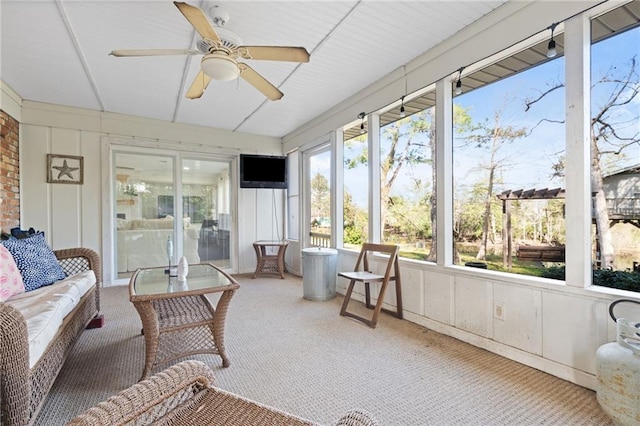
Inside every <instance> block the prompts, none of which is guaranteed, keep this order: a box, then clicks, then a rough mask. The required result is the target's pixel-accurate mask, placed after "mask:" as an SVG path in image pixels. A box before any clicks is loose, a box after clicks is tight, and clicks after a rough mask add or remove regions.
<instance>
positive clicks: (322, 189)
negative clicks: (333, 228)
mask: <svg viewBox="0 0 640 426" xmlns="http://www.w3.org/2000/svg"><path fill="white" fill-rule="evenodd" d="M330 207H331V200H330V191H329V181H328V180H327V178H326V177H325V176H323V175H322V174H320V173H316V174H315V176H313V178H312V179H311V218H312V220H318V221H319V220H320V219H322V218H328V217H331V211H330Z"/></svg>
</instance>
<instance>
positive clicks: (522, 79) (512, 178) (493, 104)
mask: <svg viewBox="0 0 640 426" xmlns="http://www.w3.org/2000/svg"><path fill="white" fill-rule="evenodd" d="M634 55H636V56H637V61H638V62H639V63H640V28H635V29H633V30H630V31H626V32H624V33H622V34H620V35H617V36H615V37H612V38H609V39H606V40H604V41H601V42H599V43H597V44H595V45H593V47H592V53H591V59H592V79H599V78H600V77H601V76H602V75H603V73H604V72H606V71H607V70H608V69H609V68H610V67H612V66H615V67H617V70H626V69H628V64H629V62H630V59H631V57H633V56H634ZM637 69H638V66H637ZM563 80H564V57H558V58H556V59H554V60H552V61H548V62H546V63H544V64H542V65H539V66H537V67H535V68H533V69H531V70H528V71H526V72H523V73H520V74H516V75H515V76H512V77H510V78H507V79H503V80H499V81H497V82H495V83H492V84H489V85H487V86H484V87H482V88H479V89H476V90H474V91H471V92H468V93H463V94H462V95H459V96H457V97H456V98H455V99H454V102H455V103H456V104H459V105H461V106H463V107H465V108H468V109H469V112H470V115H471V117H472V119H473V121H474V123H479V122H481V121H483V120H485V119H487V118H488V119H489V120H490V121H492V120H493V115H494V111H495V110H496V109H497V108H499V107H501V106H502V105H506V107H505V108H504V113H503V116H502V118H503V119H502V121H501V122H502V124H503V125H511V126H514V127H516V128H518V127H524V128H527V129H532V128H534V126H536V124H537V123H538V122H539V121H540V120H542V119H552V120H563V119H564V108H565V105H564V103H565V99H564V89H559V90H555V91H553V92H552V93H550V94H549V95H547V96H545V97H544V98H543V99H542V100H541V101H540V102H538V103H536V104H534V105H533V107H532V108H531V109H530V110H529V111H528V112H525V110H524V100H525V99H527V98H530V99H531V98H535V97H537V96H539V94H540V93H541V92H544V91H546V90H547V89H548V88H549V87H551V85H553V84H555V83H557V82H563ZM605 95H606V93H605ZM505 99H506V100H508V102H506V103H505ZM604 100H605V98H603V92H602V91H594V92H593V94H592V105H593V109H597V108H598V107H599V106H600V105H601V104H602V103H603V101H604ZM620 114H621V117H622V116H626V118H633V117H635V120H633V121H631V122H629V123H628V128H627V129H626V132H627V133H629V132H638V131H640V120H638V117H640V96H636V99H635V100H634V102H632V103H630V104H629V105H627V106H626V108H625V109H624V110H621V111H620ZM564 138H565V137H564V124H561V123H542V124H540V125H538V126H537V127H535V129H534V130H532V131H531V133H530V135H529V136H527V137H525V138H522V139H520V140H517V141H515V142H513V143H512V144H510V145H508V146H505V148H503V150H502V151H501V153H500V156H501V157H505V158H507V160H506V161H505V162H506V164H509V166H508V167H505V168H504V169H503V170H501V173H500V176H499V179H500V181H501V182H502V183H501V188H500V189H501V190H502V189H513V190H516V189H530V188H556V187H563V186H564V182H563V179H561V178H552V177H551V173H552V170H551V166H552V164H553V163H554V162H555V161H556V160H557V159H558V156H559V155H563V153H564ZM460 144H461V140H459V139H458V140H455V141H454V185H455V186H456V188H457V190H464V189H468V188H469V187H470V186H471V185H472V184H473V183H474V182H477V181H478V180H480V179H481V173H483V172H482V171H481V167H479V166H480V165H481V164H483V163H484V162H485V159H486V158H488V151H486V150H484V151H483V150H479V149H472V148H461V147H460ZM347 155H348V154H347V152H345V157H346V156H347ZM316 163H317V164H315V165H314V166H313V168H312V171H313V173H314V174H315V171H316V170H318V171H320V170H322V173H323V174H325V175H326V176H328V173H329V172H328V171H329V168H330V161H329V157H328V156H325V158H323V160H322V161H317V162H316ZM638 163H640V147H638V145H637V144H636V146H635V147H634V148H633V149H628V150H627V151H626V156H625V158H620V160H619V161H618V162H617V163H616V166H619V168H623V167H626V166H629V165H632V164H638ZM417 172H418V173H424V175H425V178H430V171H429V167H426V166H423V167H422V168H420V169H419V170H417ZM408 184H409V182H408V179H407V177H406V176H405V177H404V178H402V179H400V178H399V181H398V183H397V185H395V187H394V189H395V191H396V193H397V194H402V193H403V192H405V193H406V191H405V188H406V187H407V185H408ZM345 187H346V190H348V191H349V192H350V193H351V194H352V196H353V199H354V201H355V202H356V203H357V204H358V205H360V206H362V207H365V206H366V204H367V193H368V190H367V173H366V167H359V168H357V169H354V170H345Z"/></svg>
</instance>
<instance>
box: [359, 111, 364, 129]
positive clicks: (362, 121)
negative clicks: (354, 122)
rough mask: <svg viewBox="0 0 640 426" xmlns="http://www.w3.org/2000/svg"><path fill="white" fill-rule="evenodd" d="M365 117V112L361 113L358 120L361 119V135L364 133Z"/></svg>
mask: <svg viewBox="0 0 640 426" xmlns="http://www.w3.org/2000/svg"><path fill="white" fill-rule="evenodd" d="M364 116H365V113H364V112H361V113H360V114H358V118H359V119H360V134H363V133H364Z"/></svg>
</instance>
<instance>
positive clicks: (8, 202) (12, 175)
mask: <svg viewBox="0 0 640 426" xmlns="http://www.w3.org/2000/svg"><path fill="white" fill-rule="evenodd" d="M18 124H19V123H18V121H16V120H15V119H14V118H13V117H11V116H10V115H8V114H7V113H5V112H4V111H2V110H0V229H1V230H2V232H9V230H10V229H11V228H13V227H15V226H18V225H19V224H20V156H19V150H18V146H19V136H18V135H19V133H18Z"/></svg>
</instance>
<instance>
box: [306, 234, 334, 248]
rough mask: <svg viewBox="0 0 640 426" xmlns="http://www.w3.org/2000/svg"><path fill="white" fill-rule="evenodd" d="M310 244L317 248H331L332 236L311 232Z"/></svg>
mask: <svg viewBox="0 0 640 426" xmlns="http://www.w3.org/2000/svg"><path fill="white" fill-rule="evenodd" d="M309 243H310V244H311V245H312V246H315V247H329V246H331V234H321V233H319V232H309Z"/></svg>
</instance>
